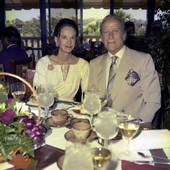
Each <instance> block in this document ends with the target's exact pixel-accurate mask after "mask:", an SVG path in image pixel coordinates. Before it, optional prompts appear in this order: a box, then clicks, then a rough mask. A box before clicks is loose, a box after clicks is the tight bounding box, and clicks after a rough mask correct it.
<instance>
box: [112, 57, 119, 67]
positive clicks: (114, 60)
mask: <svg viewBox="0 0 170 170" xmlns="http://www.w3.org/2000/svg"><path fill="white" fill-rule="evenodd" d="M117 58H118V57H117V56H112V57H111V59H112V63H111V65H113V64H116V59H117Z"/></svg>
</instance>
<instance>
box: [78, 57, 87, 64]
mask: <svg viewBox="0 0 170 170" xmlns="http://www.w3.org/2000/svg"><path fill="white" fill-rule="evenodd" d="M78 64H80V65H84V64H85V65H89V63H88V61H87V60H85V59H83V58H78Z"/></svg>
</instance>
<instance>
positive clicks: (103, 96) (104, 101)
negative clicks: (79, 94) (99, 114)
mask: <svg viewBox="0 0 170 170" xmlns="http://www.w3.org/2000/svg"><path fill="white" fill-rule="evenodd" d="M98 94H99V97H100V100H101V109H103V108H104V107H107V104H108V91H107V90H102V89H100V90H99V91H98Z"/></svg>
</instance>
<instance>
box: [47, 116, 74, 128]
mask: <svg viewBox="0 0 170 170" xmlns="http://www.w3.org/2000/svg"><path fill="white" fill-rule="evenodd" d="M70 120H71V118H68V119H67V120H66V121H65V122H64V123H63V124H57V123H55V122H54V121H53V119H52V117H49V118H48V119H46V121H45V122H46V123H47V124H48V125H49V126H51V127H64V126H67V125H69V124H70Z"/></svg>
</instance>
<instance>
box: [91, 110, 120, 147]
mask: <svg viewBox="0 0 170 170" xmlns="http://www.w3.org/2000/svg"><path fill="white" fill-rule="evenodd" d="M94 127H95V132H96V133H97V135H98V136H99V137H100V138H102V139H104V147H105V148H108V143H109V140H110V139H113V138H114V137H116V136H117V134H118V129H119V128H118V121H117V115H116V113H115V111H114V110H113V109H111V108H104V109H103V110H102V111H101V112H100V113H99V114H98V116H97V117H96V118H95V119H94Z"/></svg>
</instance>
